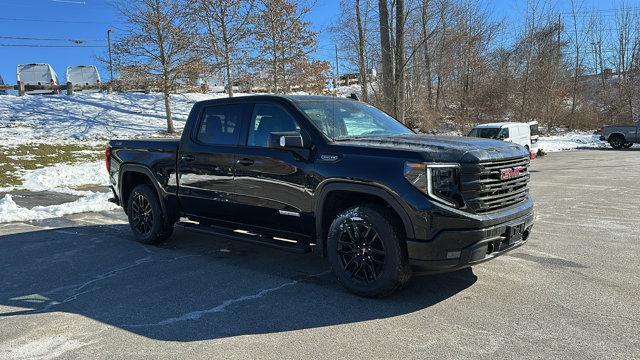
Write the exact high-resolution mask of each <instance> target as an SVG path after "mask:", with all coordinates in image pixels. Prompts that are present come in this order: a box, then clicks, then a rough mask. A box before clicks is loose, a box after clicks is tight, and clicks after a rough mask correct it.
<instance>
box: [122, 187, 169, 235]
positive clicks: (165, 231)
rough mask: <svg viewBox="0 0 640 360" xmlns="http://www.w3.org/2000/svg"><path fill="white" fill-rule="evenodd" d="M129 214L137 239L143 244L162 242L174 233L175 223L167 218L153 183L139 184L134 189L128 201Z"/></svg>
mask: <svg viewBox="0 0 640 360" xmlns="http://www.w3.org/2000/svg"><path fill="white" fill-rule="evenodd" d="M127 216H128V218H129V225H130V226H131V230H132V231H133V234H134V236H135V237H136V240H138V241H139V242H141V243H143V244H157V243H160V242H162V241H164V240H166V239H167V238H169V237H170V236H171V234H172V233H173V225H174V224H173V223H171V222H168V221H167V220H166V217H165V216H164V214H163V213H162V207H161V206H160V201H159V200H158V196H157V195H156V191H155V189H154V188H153V187H151V185H147V184H143V185H138V186H136V187H135V188H134V189H133V191H132V192H131V195H130V196H129V200H128V202H127Z"/></svg>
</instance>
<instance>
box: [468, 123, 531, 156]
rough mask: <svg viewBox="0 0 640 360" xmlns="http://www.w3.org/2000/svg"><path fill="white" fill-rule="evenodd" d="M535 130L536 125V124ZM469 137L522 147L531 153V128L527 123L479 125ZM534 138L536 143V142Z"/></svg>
mask: <svg viewBox="0 0 640 360" xmlns="http://www.w3.org/2000/svg"><path fill="white" fill-rule="evenodd" d="M536 129H537V124H536ZM469 136H471V137H480V138H485V139H496V140H502V141H506V142H511V143H514V144H518V145H522V146H524V147H525V148H527V151H528V152H529V153H531V143H532V138H531V127H530V125H529V124H527V123H516V122H503V123H490V124H480V125H477V126H476V127H474V128H473V130H471V132H470V133H469ZM537 141H538V140H537V138H536V142H537Z"/></svg>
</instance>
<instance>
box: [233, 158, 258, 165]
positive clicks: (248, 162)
mask: <svg viewBox="0 0 640 360" xmlns="http://www.w3.org/2000/svg"><path fill="white" fill-rule="evenodd" d="M253 163H254V161H253V160H251V159H242V160H238V161H236V164H238V165H243V166H250V165H253Z"/></svg>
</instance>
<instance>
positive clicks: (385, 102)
mask: <svg viewBox="0 0 640 360" xmlns="http://www.w3.org/2000/svg"><path fill="white" fill-rule="evenodd" d="M378 12H379V23H380V49H381V50H380V52H381V53H382V59H381V60H382V101H381V103H382V106H383V109H384V110H386V111H388V112H392V111H393V110H394V107H393V98H394V74H393V62H392V56H391V30H390V28H389V9H388V8H387V0H378ZM392 115H395V114H392Z"/></svg>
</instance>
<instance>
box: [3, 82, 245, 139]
mask: <svg viewBox="0 0 640 360" xmlns="http://www.w3.org/2000/svg"><path fill="white" fill-rule="evenodd" d="M240 95H241V94H240ZM225 96H226V95H225V94H197V93H190V94H176V95H172V98H171V100H172V111H173V116H174V123H175V127H176V129H177V130H181V129H182V128H183V127H184V123H185V121H186V119H187V117H188V115H189V111H190V110H191V107H192V106H193V104H194V103H195V102H196V101H200V100H205V99H212V98H218V97H225ZM166 126H167V125H166V120H165V114H164V102H163V98H162V94H159V93H151V94H144V93H114V94H102V93H76V94H75V95H73V96H67V95H27V96H14V95H3V96H0V143H1V144H2V145H4V146H16V145H20V144H28V143H45V142H46V143H49V144H51V143H56V144H57V143H62V144H64V143H69V142H94V143H95V142H101V143H104V141H106V140H108V139H112V138H132V137H137V136H151V135H156V134H158V133H160V132H162V131H164V130H166Z"/></svg>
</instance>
